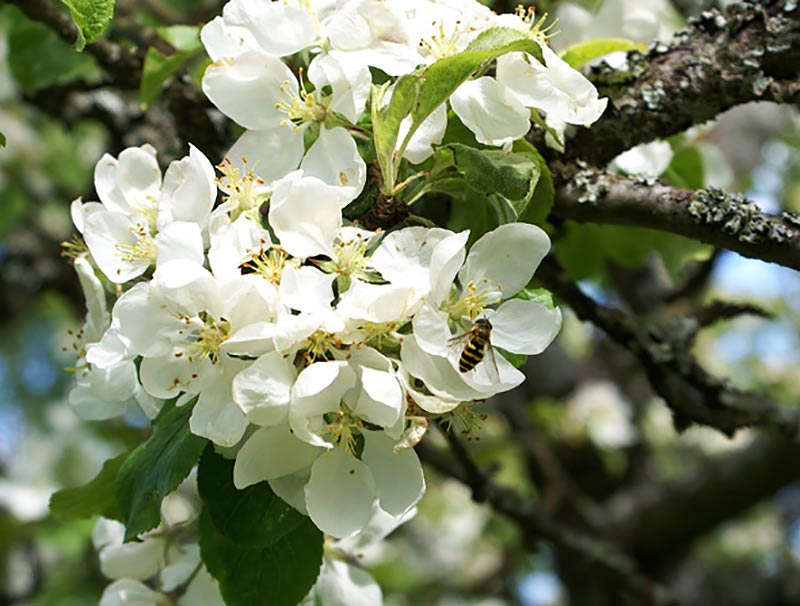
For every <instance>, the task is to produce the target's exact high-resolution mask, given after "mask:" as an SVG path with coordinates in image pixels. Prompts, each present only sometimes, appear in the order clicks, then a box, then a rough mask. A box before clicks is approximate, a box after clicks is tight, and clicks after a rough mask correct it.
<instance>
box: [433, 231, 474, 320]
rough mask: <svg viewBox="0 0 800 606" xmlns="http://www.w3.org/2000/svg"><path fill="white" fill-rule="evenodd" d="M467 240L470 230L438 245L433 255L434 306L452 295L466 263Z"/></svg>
mask: <svg viewBox="0 0 800 606" xmlns="http://www.w3.org/2000/svg"><path fill="white" fill-rule="evenodd" d="M467 238H469V230H464V231H462V232H460V233H457V234H453V235H452V236H449V237H447V238H444V239H443V240H442V241H441V242H439V243H438V244H437V245H436V248H435V249H434V251H433V254H432V255H431V261H430V283H431V294H430V301H431V303H433V304H434V305H436V304H439V303H441V302H442V301H444V300H445V298H447V296H448V295H449V294H450V289H451V288H452V286H453V280H454V279H455V277H456V273H457V272H458V270H459V268H460V267H461V265H462V264H463V263H464V257H465V256H466V254H467V252H466V249H465V248H464V247H465V246H466V244H467ZM473 248H474V247H473ZM462 284H463V282H462Z"/></svg>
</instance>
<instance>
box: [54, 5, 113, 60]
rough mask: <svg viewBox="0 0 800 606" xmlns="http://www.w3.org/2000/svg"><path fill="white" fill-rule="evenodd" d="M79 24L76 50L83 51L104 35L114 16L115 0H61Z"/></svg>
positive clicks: (76, 23)
mask: <svg viewBox="0 0 800 606" xmlns="http://www.w3.org/2000/svg"><path fill="white" fill-rule="evenodd" d="M61 3H62V4H64V5H65V6H66V7H67V8H69V12H70V13H71V14H72V20H73V21H74V22H75V25H77V26H78V39H77V40H75V50H77V51H82V50H83V49H84V47H85V46H86V45H87V44H91V43H92V42H94V41H95V40H97V39H98V38H99V37H100V36H102V35H103V32H104V31H106V28H107V27H108V24H109V23H111V19H113V18H114V0H61Z"/></svg>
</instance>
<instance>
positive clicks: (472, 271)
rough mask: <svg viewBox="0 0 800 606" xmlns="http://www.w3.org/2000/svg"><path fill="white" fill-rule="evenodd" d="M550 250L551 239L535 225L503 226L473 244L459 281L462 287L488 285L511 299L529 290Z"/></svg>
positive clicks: (459, 275) (459, 274) (517, 224)
mask: <svg viewBox="0 0 800 606" xmlns="http://www.w3.org/2000/svg"><path fill="white" fill-rule="evenodd" d="M549 250H550V238H548V237H547V234H546V233H544V231H542V230H541V229H540V228H538V227H536V226H535V225H530V224H529V223H508V224H506V225H501V226H500V227H497V228H495V229H493V230H492V231H490V232H489V233H487V234H485V235H483V236H482V237H481V238H480V239H479V240H478V241H477V242H475V244H473V245H472V248H471V249H470V251H469V255H468V256H467V260H466V262H465V263H464V267H463V268H462V269H461V271H460V272H459V273H458V278H459V280H460V282H461V284H462V285H465V284H468V283H470V282H472V283H474V284H475V285H476V286H478V287H479V288H480V287H481V285H484V284H485V285H486V287H487V288H489V289H491V290H494V289H497V290H499V291H500V294H501V296H502V297H503V298H507V297H510V296H513V295H514V294H516V293H517V292H519V291H520V290H522V289H523V288H525V286H526V285H527V284H528V282H530V280H531V278H532V277H533V272H534V271H536V268H537V267H538V266H539V263H540V262H541V260H542V259H544V257H545V255H546V254H547V251H549Z"/></svg>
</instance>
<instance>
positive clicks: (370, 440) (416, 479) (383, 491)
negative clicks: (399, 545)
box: [361, 431, 425, 515]
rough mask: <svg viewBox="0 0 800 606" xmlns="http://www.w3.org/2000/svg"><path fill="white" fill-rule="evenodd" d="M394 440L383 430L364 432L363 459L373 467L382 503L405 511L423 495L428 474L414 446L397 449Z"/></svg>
mask: <svg viewBox="0 0 800 606" xmlns="http://www.w3.org/2000/svg"><path fill="white" fill-rule="evenodd" d="M393 449H394V440H392V439H390V438H389V437H388V436H386V435H385V434H384V433H383V432H380V431H365V432H364V454H363V455H362V457H361V458H362V460H363V461H364V463H366V464H367V465H368V466H369V468H370V469H371V470H372V476H373V478H374V479H375V488H376V490H377V494H378V499H379V501H380V504H381V507H382V508H383V509H384V510H385V511H387V512H388V513H390V514H392V515H402V514H403V513H405V512H406V511H408V510H409V509H410V508H411V507H413V506H414V505H415V504H416V503H417V501H419V500H420V499H421V498H422V495H423V494H424V492H425V477H424V475H423V473H422V466H421V465H420V462H419V457H417V453H416V452H414V449H412V448H408V449H406V450H403V451H400V452H398V453H395V452H394V450H393Z"/></svg>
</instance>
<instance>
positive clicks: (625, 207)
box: [553, 168, 800, 269]
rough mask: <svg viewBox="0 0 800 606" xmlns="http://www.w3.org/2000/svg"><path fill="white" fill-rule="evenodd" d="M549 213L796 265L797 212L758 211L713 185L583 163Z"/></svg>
mask: <svg viewBox="0 0 800 606" xmlns="http://www.w3.org/2000/svg"><path fill="white" fill-rule="evenodd" d="M564 181H566V180H564ZM553 214H555V215H557V216H559V217H561V218H564V219H572V220H573V221H578V222H580V223H586V222H591V223H602V224H610V225H631V226H636V227H647V228H650V229H657V230H660V231H668V232H671V233H674V234H679V235H681V236H685V237H687V238H692V239H695V240H700V241H701V242H706V243H708V244H713V245H714V246H717V247H720V248H726V249H728V250H733V251H735V252H738V253H739V254H741V255H744V256H745V257H750V258H754V259H762V260H764V261H769V262H772V263H778V264H779V265H784V266H786V267H791V268H792V269H800V218H798V217H797V216H796V215H795V214H793V213H786V212H785V213H783V215H781V216H778V215H770V214H767V213H763V212H761V211H760V210H759V208H758V207H757V206H756V205H755V203H754V202H751V201H749V200H747V199H746V198H745V197H744V196H742V195H740V194H729V193H726V192H724V191H722V190H720V189H716V188H708V189H703V190H699V191H692V190H687V189H678V188H675V187H670V186H668V185H664V184H663V183H660V182H657V181H655V180H652V179H637V178H627V177H621V176H618V175H613V174H610V173H607V172H604V171H600V170H595V169H592V168H585V169H583V170H581V171H579V172H577V173H576V174H575V175H574V176H573V177H572V178H571V179H569V180H568V181H566V182H565V184H564V185H563V186H562V187H560V188H559V189H558V194H557V198H556V203H555V205H554V206H553Z"/></svg>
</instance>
